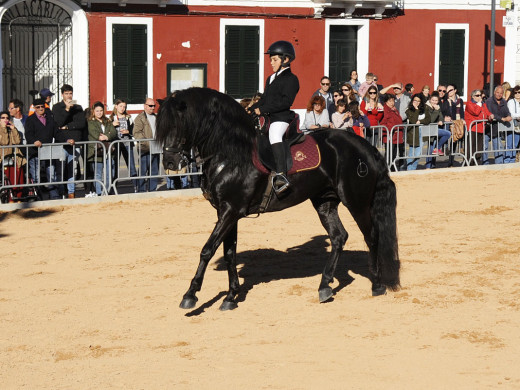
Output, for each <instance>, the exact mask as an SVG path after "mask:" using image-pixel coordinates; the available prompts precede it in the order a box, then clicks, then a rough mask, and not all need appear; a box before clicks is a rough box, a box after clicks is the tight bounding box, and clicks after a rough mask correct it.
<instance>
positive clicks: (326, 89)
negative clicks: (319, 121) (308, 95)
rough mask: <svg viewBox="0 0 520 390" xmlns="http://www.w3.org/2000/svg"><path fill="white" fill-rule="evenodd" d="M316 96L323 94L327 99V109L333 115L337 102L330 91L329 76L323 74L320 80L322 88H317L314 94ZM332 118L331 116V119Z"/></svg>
mask: <svg viewBox="0 0 520 390" xmlns="http://www.w3.org/2000/svg"><path fill="white" fill-rule="evenodd" d="M314 96H321V97H322V98H323V99H325V105H326V107H327V111H328V112H329V114H330V115H331V116H332V113H333V112H334V111H335V107H336V104H335V102H334V98H333V95H332V93H331V92H330V79H329V78H328V77H327V76H323V77H322V78H321V80H320V88H319V89H317V90H316V92H314V93H313V94H312V97H314ZM330 119H331V118H329V120H330Z"/></svg>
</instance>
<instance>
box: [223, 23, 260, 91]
mask: <svg viewBox="0 0 520 390" xmlns="http://www.w3.org/2000/svg"><path fill="white" fill-rule="evenodd" d="M227 26H256V27H258V34H259V40H258V41H259V47H258V51H259V53H258V58H259V62H258V72H259V77H258V91H260V92H263V91H264V53H265V50H264V31H265V28H264V20H262V19H220V57H219V68H220V70H219V83H218V84H219V85H218V88H219V91H220V92H224V91H225V89H226V27H227Z"/></svg>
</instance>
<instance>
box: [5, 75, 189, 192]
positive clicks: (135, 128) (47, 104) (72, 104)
mask: <svg viewBox="0 0 520 390" xmlns="http://www.w3.org/2000/svg"><path fill="white" fill-rule="evenodd" d="M60 92H61V97H62V99H61V100H60V102H58V103H56V104H54V105H53V106H52V107H51V98H52V96H53V95H54V93H52V92H51V91H49V89H47V88H44V89H42V90H41V91H40V97H38V98H36V99H34V101H33V102H32V104H31V106H30V109H29V110H28V115H25V114H24V109H23V108H24V104H23V102H22V101H20V100H19V99H12V100H11V101H10V102H9V106H8V111H4V112H2V114H1V115H0V117H1V119H0V146H11V145H12V146H16V145H19V147H16V148H15V147H13V148H2V149H0V154H1V161H0V162H1V164H2V169H3V175H2V178H3V179H4V183H3V184H2V185H5V184H9V185H17V184H22V185H23V184H26V183H25V182H26V180H28V181H29V182H28V183H27V184H31V183H32V184H34V183H45V184H46V185H45V186H44V187H42V186H31V187H29V186H25V187H15V188H11V189H4V190H2V191H1V193H0V197H1V201H2V202H8V201H23V200H27V199H28V194H30V195H31V200H32V199H33V198H32V196H33V195H34V199H45V198H48V199H61V198H74V197H76V196H77V194H78V192H77V188H76V187H77V185H76V182H78V181H82V182H83V186H84V188H83V189H84V193H85V196H86V197H95V196H100V195H102V194H103V193H104V192H105V191H106V192H108V193H114V191H113V188H114V185H115V184H116V183H115V181H116V180H117V179H118V178H120V179H121V174H120V173H121V172H120V163H121V162H122V160H124V161H125V164H126V167H127V171H128V173H127V175H128V176H127V177H128V180H126V182H127V183H131V184H132V186H133V191H134V192H147V191H156V190H157V187H158V185H157V184H158V179H157V177H153V176H157V175H158V174H159V160H160V153H161V149H160V147H159V146H158V145H157V144H156V143H155V141H150V142H148V141H140V140H141V139H142V140H145V139H151V138H154V136H155V103H154V100H153V99H146V102H145V104H144V107H143V112H142V113H140V114H139V115H137V117H136V119H135V122H133V121H132V118H131V116H130V115H129V114H128V113H127V111H126V107H127V104H126V102H125V101H124V100H122V99H118V100H116V101H115V104H114V108H113V110H112V112H111V113H107V112H106V106H105V104H104V103H102V102H99V101H97V102H95V103H94V104H93V105H92V106H91V107H89V108H87V109H86V110H84V109H83V107H82V106H81V105H79V104H77V102H76V101H75V100H74V99H73V87H72V86H70V85H67V84H65V85H63V86H62V87H61V89H60ZM108 114H109V115H108ZM116 140H121V141H122V142H117V143H112V142H113V141H116ZM84 141H91V142H90V143H87V144H85V143H82V142H84ZM92 141H94V142H92ZM53 143H61V144H64V146H63V147H62V148H60V149H56V148H52V147H50V146H49V145H48V144H53ZM111 145H112V146H111ZM109 147H112V148H113V149H112V150H111V151H110V153H108V148H109ZM134 154H136V155H137V158H134ZM109 156H111V157H112V159H111V160H110V159H109ZM120 156H123V159H122V160H120ZM80 160H83V161H81V162H82V164H80ZM109 160H110V161H109ZM136 160H137V161H138V162H139V165H138V168H139V169H136ZM81 166H83V172H80V169H79V168H80V167H81ZM110 167H111V169H110ZM195 169H196V168H195ZM110 171H111V172H110ZM109 173H111V174H109ZM169 174H171V175H172V176H171V177H170V176H168V177H167V180H166V181H167V186H166V188H167V189H176V188H188V187H191V186H194V187H195V186H198V180H196V179H193V178H192V179H191V180H190V179H189V178H188V177H187V176H181V177H179V176H178V175H177V172H171V173H167V175H169ZM173 175H175V176H173ZM147 176H152V177H147ZM133 177H136V179H132V178H133ZM123 179H124V178H123ZM57 182H67V184H54V183H57ZM123 182H124V180H119V181H118V182H117V183H123Z"/></svg>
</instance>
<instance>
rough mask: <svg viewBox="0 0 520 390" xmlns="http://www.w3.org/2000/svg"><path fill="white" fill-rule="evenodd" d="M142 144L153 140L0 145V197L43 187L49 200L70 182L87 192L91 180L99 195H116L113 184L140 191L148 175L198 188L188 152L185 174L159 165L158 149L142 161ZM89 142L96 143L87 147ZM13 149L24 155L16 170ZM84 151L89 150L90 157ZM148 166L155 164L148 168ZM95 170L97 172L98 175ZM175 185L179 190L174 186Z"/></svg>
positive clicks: (170, 183)
mask: <svg viewBox="0 0 520 390" xmlns="http://www.w3.org/2000/svg"><path fill="white" fill-rule="evenodd" d="M144 142H155V141H154V140H153V139H139V140H115V141H113V142H111V143H110V144H109V145H106V144H104V143H103V142H101V141H82V142H76V143H75V144H74V145H73V146H72V145H70V144H68V143H53V144H43V145H42V146H41V147H36V146H34V145H14V146H12V145H8V146H0V157H1V160H0V162H1V163H2V173H1V183H0V195H2V194H3V195H5V194H6V193H7V191H8V190H11V192H13V190H14V189H21V192H24V193H27V192H28V191H29V190H31V191H32V190H33V189H35V191H33V192H35V193H37V197H38V198H39V199H41V198H42V190H43V189H45V190H47V191H49V196H50V197H51V198H54V199H58V198H61V197H65V196H66V195H67V192H68V189H67V185H69V186H72V185H73V186H74V192H75V191H76V190H77V188H76V186H77V185H78V184H82V185H83V188H84V191H85V194H88V193H89V191H88V190H87V186H89V185H90V186H91V187H95V186H96V184H97V185H98V189H100V192H101V195H107V194H109V193H112V192H113V193H114V194H118V188H117V186H118V184H120V183H122V182H125V181H130V182H132V184H133V185H134V191H135V192H138V191H139V190H140V189H141V190H143V191H144V190H146V188H149V187H147V186H146V184H147V182H148V183H150V180H153V179H156V180H157V181H158V182H157V184H158V186H159V185H162V182H163V181H166V185H167V187H168V186H169V187H168V188H172V189H173V187H174V186H175V184H177V185H178V186H181V187H183V188H184V187H185V186H188V181H191V184H192V186H193V187H199V186H200V185H199V177H200V175H201V174H202V169H201V168H197V165H196V162H195V156H194V152H193V151H192V156H191V157H192V159H191V160H190V163H189V165H188V167H187V170H186V173H178V174H168V173H167V172H165V171H164V168H163V164H162V154H163V152H162V149H161V150H160V152H158V153H153V154H154V155H155V156H154V157H153V158H149V159H141V156H144V155H148V153H144V152H142V144H143V143H144ZM89 145H94V146H95V147H94V146H91V147H90V148H89ZM13 148H14V149H19V150H20V152H21V154H22V155H23V158H24V159H25V163H24V165H23V166H21V167H20V168H18V167H17V166H16V162H15V161H16V160H15V159H14V158H13V157H12V156H10V154H11V153H8V152H9V149H13ZM89 149H90V151H91V153H93V155H92V156H91V158H90V159H89V158H88V153H89ZM125 152H126V153H125ZM121 157H122V158H121ZM98 159H99V160H100V161H99V162H98V163H99V164H102V165H101V166H95V165H94V166H92V163H93V162H97V160H98ZM121 160H125V164H126V168H123V169H122V168H121ZM145 160H147V161H145ZM142 163H146V164H147V166H146V167H144V166H142V165H141V164H142ZM152 164H156V165H155V166H152ZM98 168H101V170H100V169H98ZM155 168H157V172H155ZM96 171H98V175H97V177H96ZM159 180H160V181H161V182H160V183H159ZM176 182H177V183H176ZM139 186H140V188H139ZM59 187H60V188H59ZM175 188H177V189H178V187H177V186H176V187H175ZM92 190H93V189H92ZM92 190H91V191H92ZM17 192H20V191H17ZM6 199H7V198H6ZM6 199H2V201H5V200H6ZM14 200H18V199H14ZM20 200H23V199H20ZM31 200H36V199H31Z"/></svg>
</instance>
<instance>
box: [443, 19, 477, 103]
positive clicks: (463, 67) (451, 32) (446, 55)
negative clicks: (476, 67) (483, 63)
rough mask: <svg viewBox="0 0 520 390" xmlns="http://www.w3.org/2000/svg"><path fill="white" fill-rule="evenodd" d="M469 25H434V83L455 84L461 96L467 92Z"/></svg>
mask: <svg viewBox="0 0 520 390" xmlns="http://www.w3.org/2000/svg"><path fill="white" fill-rule="evenodd" d="M468 37H469V25H468V24H465V23H454V24H449V23H445V24H440V23H439V24H437V25H436V53H435V57H436V64H435V67H436V79H435V82H436V84H437V85H438V84H444V85H447V84H455V85H456V86H457V94H458V95H459V96H461V97H462V98H464V97H465V95H466V93H467V79H468V76H467V75H468Z"/></svg>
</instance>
